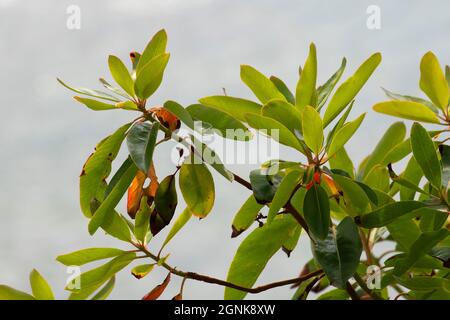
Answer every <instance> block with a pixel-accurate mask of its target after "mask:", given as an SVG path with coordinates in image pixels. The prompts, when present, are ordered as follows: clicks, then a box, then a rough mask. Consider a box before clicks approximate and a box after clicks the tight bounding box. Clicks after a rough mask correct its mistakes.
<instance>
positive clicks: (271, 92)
mask: <svg viewBox="0 0 450 320" xmlns="http://www.w3.org/2000/svg"><path fill="white" fill-rule="evenodd" d="M241 79H242V81H243V82H244V83H245V84H246V85H247V86H248V87H249V88H250V90H252V92H253V93H254V94H255V96H256V97H257V98H258V99H259V100H260V101H261V102H262V103H263V104H265V103H267V102H269V100H272V99H281V100H285V98H284V96H283V94H281V92H280V91H278V89H277V87H276V86H275V85H274V84H273V83H272V81H270V80H269V79H268V78H267V77H266V76H265V75H263V74H262V73H261V72H259V71H258V70H256V69H255V68H253V67H251V66H247V65H241Z"/></svg>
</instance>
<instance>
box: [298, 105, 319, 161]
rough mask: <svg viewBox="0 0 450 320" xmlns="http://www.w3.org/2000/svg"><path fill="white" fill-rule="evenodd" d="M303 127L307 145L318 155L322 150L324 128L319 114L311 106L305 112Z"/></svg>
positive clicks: (306, 107)
mask: <svg viewBox="0 0 450 320" xmlns="http://www.w3.org/2000/svg"><path fill="white" fill-rule="evenodd" d="M302 127H303V138H304V139H305V143H306V145H307V146H308V147H309V148H310V149H311V150H312V151H313V152H314V153H315V154H316V155H318V154H319V153H320V151H321V149H322V143H323V126H322V119H321V118H320V115H319V113H318V112H317V111H316V109H314V108H313V107H311V106H305V108H304V110H303V115H302Z"/></svg>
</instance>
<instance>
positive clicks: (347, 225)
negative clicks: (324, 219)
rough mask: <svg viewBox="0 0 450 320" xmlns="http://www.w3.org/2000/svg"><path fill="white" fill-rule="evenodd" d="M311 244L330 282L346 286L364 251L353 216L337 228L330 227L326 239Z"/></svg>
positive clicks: (341, 286) (338, 286) (315, 256)
mask: <svg viewBox="0 0 450 320" xmlns="http://www.w3.org/2000/svg"><path fill="white" fill-rule="evenodd" d="M311 246H312V250H313V254H314V258H315V259H316V261H317V262H318V264H319V265H320V266H321V267H322V269H323V271H324V272H325V274H326V275H327V277H328V279H329V280H330V283H331V284H332V285H333V286H335V287H337V288H341V289H342V288H345V284H346V282H347V281H348V279H350V278H351V277H352V276H353V274H354V273H355V271H356V269H357V267H358V264H359V259H360V257H361V253H362V244H361V239H360V237H359V232H358V227H357V226H356V225H355V223H354V222H353V220H352V218H350V217H346V218H344V219H343V220H342V221H341V223H339V225H338V226H337V228H336V229H335V228H334V227H332V228H330V230H329V233H328V236H327V237H326V238H325V239H324V240H317V241H316V242H312V243H311Z"/></svg>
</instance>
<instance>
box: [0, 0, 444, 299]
mask: <svg viewBox="0 0 450 320" xmlns="http://www.w3.org/2000/svg"><path fill="white" fill-rule="evenodd" d="M71 5H75V6H78V8H79V9H80V13H81V16H80V18H81V20H80V21H81V24H80V29H69V28H68V27H67V20H68V19H69V18H70V13H67V9H68V7H70V6H71ZM370 5H376V6H378V7H379V9H380V10H381V11H380V13H381V15H380V17H381V28H380V29H370V28H368V26H367V20H368V19H369V17H370V14H368V13H367V8H368V7H369V6H370ZM449 12H450V2H449V1H446V0H442V1H438V0H435V1H427V2H425V1H411V0H410V1H406V0H404V1H387V0H378V1H375V0H371V1H361V0H354V1H331V0H328V1H324V0H321V1H320V0H315V1H311V0H309V1H292V0H290V1H288V0H276V1H275V0H272V1H269V0H247V1H242V0H224V1H219V0H190V1H186V0H161V1H157V0H145V1H144V0H142V1H137V0H127V1H125V0H108V1H106V0H98V1H87V0H85V1H82V0H78V1H77V0H71V1H66V0H60V1H50V0H41V1H32V0H29V1H26V0H0V88H1V89H0V92H1V100H0V101H1V115H0V132H1V134H0V145H1V155H0V158H1V166H0V190H1V192H0V283H4V284H8V285H11V286H14V287H16V288H18V289H21V290H26V291H28V290H29V287H28V286H29V285H28V274H29V272H30V271H31V269H32V268H37V269H38V270H39V271H40V272H41V273H42V274H43V275H44V277H46V278H47V279H48V281H49V282H50V283H51V284H52V286H53V288H54V290H55V292H56V295H57V297H58V298H65V297H66V296H67V293H66V292H65V291H64V290H63V288H64V284H65V281H66V278H67V276H68V274H67V273H66V269H65V267H64V266H62V265H61V264H59V263H58V262H56V261H55V257H56V256H57V255H59V254H62V253H68V252H71V251H74V250H78V249H81V248H87V247H101V246H105V247H109V246H119V247H123V245H122V244H121V243H120V242H119V241H118V240H115V239H113V238H110V237H106V236H104V235H102V234H101V232H98V233H97V234H96V235H95V236H94V237H90V236H89V235H88V232H87V220H86V219H85V218H84V216H83V215H82V213H81V211H80V209H79V204H78V176H79V173H80V171H81V167H82V165H83V163H84V161H85V160H86V158H87V157H88V155H89V154H90V153H91V152H92V150H93V147H94V146H95V144H96V143H97V142H98V141H99V140H100V139H102V138H103V137H105V136H107V135H108V134H110V133H111V132H113V131H114V130H115V128H117V127H119V126H120V125H121V124H123V123H125V122H127V121H130V120H131V119H133V117H134V116H135V115H134V114H130V113H127V112H124V111H110V112H94V111H91V110H89V109H87V108H85V107H84V106H83V105H81V104H78V103H76V102H75V101H74V100H73V99H72V98H71V97H72V96H73V94H72V93H71V92H69V91H68V90H67V89H65V88H63V87H62V86H60V85H59V84H58V83H57V82H56V79H55V78H56V77H61V78H62V79H64V80H66V81H67V82H68V83H70V84H73V85H77V86H85V87H90V88H100V84H99V83H98V78H99V77H101V76H102V77H103V76H106V77H107V79H110V77H108V74H109V73H108V68H107V63H106V59H107V56H108V55H109V54H115V55H118V56H119V57H120V58H122V60H124V61H125V60H127V59H128V53H129V52H130V51H133V50H138V51H141V50H142V49H143V47H144V46H145V44H146V43H147V42H148V40H149V39H150V37H151V36H152V35H153V34H154V33H155V32H156V31H158V30H159V29H161V28H165V29H166V30H167V32H168V35H169V46H168V50H169V51H170V52H171V60H170V62H169V65H168V68H167V70H166V73H165V79H164V82H163V84H162V86H161V87H160V89H159V90H158V91H157V93H156V94H155V95H154V96H153V97H152V99H151V101H150V104H152V105H157V104H162V103H163V102H164V101H165V100H167V99H173V100H176V101H178V102H180V103H182V104H183V105H188V104H191V103H194V102H196V101H197V99H198V98H200V97H203V96H207V95H213V94H221V93H222V88H226V90H227V93H228V94H229V95H232V96H243V97H247V98H250V99H254V97H253V96H252V94H251V92H250V91H249V90H248V89H247V88H246V87H245V85H243V84H242V83H241V81H240V79H239V65H240V64H250V65H252V66H254V67H256V68H257V69H258V70H260V71H261V72H263V73H265V74H267V75H271V74H275V75H277V76H279V77H281V78H282V79H284V80H285V81H286V82H287V83H288V84H289V85H290V87H291V88H294V87H295V84H296V81H297V74H298V73H297V69H298V66H299V65H300V64H303V62H304V60H305V58H306V56H307V53H308V46H309V43H310V42H312V41H314V42H315V44H316V45H317V50H318V65H319V83H322V82H323V81H325V80H326V79H327V78H328V77H329V76H330V75H331V74H332V73H333V72H334V71H335V70H336V69H337V68H338V66H339V64H340V61H341V58H342V57H343V56H345V57H347V59H348V64H347V70H346V72H345V74H344V76H343V79H345V78H346V77H348V76H350V75H351V74H352V73H353V71H354V70H355V69H356V67H357V66H358V65H359V64H360V63H361V62H362V61H363V60H365V59H366V58H367V57H368V56H369V55H370V54H372V53H373V52H376V51H381V52H382V54H383V62H382V64H381V65H380V67H379V68H378V70H377V71H376V72H375V74H374V75H373V77H372V78H371V79H370V80H369V82H368V83H367V85H366V86H365V87H364V89H363V90H362V91H361V93H360V94H359V96H358V97H357V100H356V104H355V107H354V110H353V112H352V117H355V116H356V115H358V114H360V113H362V112H368V115H367V116H366V120H365V121H364V123H363V125H362V126H361V128H360V130H359V131H358V134H357V135H356V136H355V137H354V138H353V139H352V140H351V141H350V143H349V145H348V149H347V150H348V151H349V153H350V155H351V156H352V157H353V159H354V160H355V162H356V163H359V161H360V160H361V159H362V158H363V157H364V156H365V155H367V154H368V153H369V152H370V151H371V150H372V148H373V147H374V146H375V143H376V141H377V140H378V139H379V138H380V136H381V135H382V134H383V132H384V130H385V129H386V128H387V127H388V126H389V125H390V124H392V123H393V122H394V121H396V120H394V119H393V118H389V117H387V116H382V115H379V114H376V113H374V112H373V111H371V106H372V105H373V104H374V103H375V102H377V101H380V100H383V99H384V95H383V93H382V90H381V88H380V87H381V86H383V87H386V88H389V89H391V90H393V91H396V92H400V93H408V94H411V95H421V93H420V92H419V85H418V82H419V61H420V58H421V57H422V55H423V54H424V53H425V52H426V51H428V50H432V51H433V52H434V53H435V54H436V55H437V56H438V58H439V59H440V61H441V63H442V64H445V63H449V62H450V41H448V40H449V38H448V30H449V29H450V19H449ZM280 151H281V156H282V157H284V158H288V159H295V158H294V155H295V153H294V152H292V151H290V150H288V149H284V148H283V149H281V150H280ZM170 152H171V146H168V147H166V149H163V150H161V151H160V152H158V153H157V158H156V163H157V168H158V170H159V172H158V174H159V175H160V177H162V176H163V175H164V173H168V172H170V170H172V168H173V164H172V163H171V162H170V161H169V160H168V159H169V154H170ZM123 156H124V154H121V155H119V159H118V161H117V162H119V163H120V162H121V161H120V158H123ZM256 167H257V164H253V165H235V166H232V169H233V170H235V171H236V172H238V173H239V174H241V175H242V176H244V177H247V176H248V172H249V171H250V170H251V169H253V168H256ZM215 180H216V204H215V209H214V211H213V212H212V213H211V214H210V215H209V216H208V217H207V219H204V220H203V221H198V220H192V221H190V222H189V223H188V225H187V226H186V228H185V229H184V230H183V231H182V232H180V234H178V235H177V237H176V238H175V239H174V240H173V242H172V243H171V244H170V245H169V246H168V247H167V252H168V253H169V252H170V253H171V256H170V258H169V260H168V262H169V263H170V264H171V265H174V266H177V267H178V268H179V269H181V270H185V271H194V272H199V273H204V274H208V275H211V276H215V277H218V278H225V277H226V273H227V269H228V266H229V264H230V262H231V260H232V258H233V255H234V253H235V251H236V248H237V246H238V245H239V243H240V241H241V240H242V239H243V236H245V235H241V237H238V238H236V239H231V238H230V234H231V221H232V218H233V216H234V214H235V213H236V212H237V210H238V209H239V207H240V205H241V204H242V203H243V202H244V200H245V199H246V198H247V197H248V196H249V193H248V192H247V191H246V190H244V189H243V188H242V187H241V186H239V185H237V184H236V183H234V184H232V185H230V183H228V182H227V181H225V180H224V179H223V178H222V177H220V176H217V175H215ZM121 206H122V208H124V205H123V204H122V205H121ZM182 209H183V204H182V203H180V204H179V210H178V211H177V212H179V211H181V210H182ZM166 232H167V231H166ZM160 238H164V237H163V234H161V235H160V236H159V237H157V239H155V242H154V243H153V242H152V243H151V248H153V250H155V251H156V250H158V249H159V244H160V243H161V239H160ZM305 240H306V239H304V241H302V242H301V243H300V244H299V246H298V247H297V249H296V250H295V251H294V252H293V253H292V255H291V257H290V258H287V257H286V255H285V254H284V253H282V252H280V253H278V254H277V255H276V256H275V257H274V258H273V259H272V260H271V261H270V263H269V265H268V267H267V268H266V270H265V271H264V272H263V274H262V275H261V277H260V279H259V280H258V284H264V283H268V282H271V281H277V280H282V279H286V278H292V277H295V276H296V275H298V273H299V271H300V269H301V268H302V266H303V264H304V263H305V262H306V261H307V260H309V259H310V257H311V256H310V253H309V244H308V241H305ZM153 246H154V247H153ZM124 248H127V247H126V246H125V247H124ZM82 270H86V268H83V269H82ZM126 270H127V271H122V272H121V273H120V274H119V276H118V281H117V284H116V288H115V290H114V292H113V293H112V295H111V298H114V299H139V298H141V297H142V296H143V295H144V294H146V293H147V292H148V291H149V290H150V289H152V288H153V287H154V286H155V285H156V284H158V283H160V282H161V281H162V279H163V278H164V276H165V275H166V272H165V271H163V270H156V271H153V272H152V273H151V274H150V275H149V276H147V277H146V278H144V279H141V280H136V279H135V278H133V277H132V276H131V275H130V273H129V268H128V269H126ZM179 285H180V279H177V277H173V281H172V282H171V284H170V286H169V287H168V289H167V290H166V292H165V293H164V295H163V298H171V297H172V296H174V295H175V294H176V293H177V292H178V288H179ZM292 294H293V291H292V290H288V289H287V288H280V289H275V290H271V291H268V292H265V293H262V294H260V295H258V296H254V295H248V298H249V299H252V298H255V297H258V298H268V299H269V298H270V299H288V298H290V297H291V296H292ZM184 296H185V298H187V299H220V298H222V297H223V288H222V287H219V286H216V285H209V284H204V283H198V282H194V281H188V282H187V284H186V287H185V291H184Z"/></svg>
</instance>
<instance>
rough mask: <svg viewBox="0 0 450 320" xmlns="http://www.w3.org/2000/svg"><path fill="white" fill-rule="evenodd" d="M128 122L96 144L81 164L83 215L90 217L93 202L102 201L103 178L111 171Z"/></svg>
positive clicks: (128, 125)
mask: <svg viewBox="0 0 450 320" xmlns="http://www.w3.org/2000/svg"><path fill="white" fill-rule="evenodd" d="M129 127H130V124H126V125H124V126H122V127H120V128H119V129H117V131H116V132H114V133H113V134H112V135H110V136H109V137H107V138H105V139H103V140H102V141H101V142H100V143H98V144H97V147H96V148H95V152H94V153H93V154H92V155H91V156H90V157H89V159H88V160H87V161H86V163H85V165H84V166H83V170H82V172H81V176H80V205H81V210H82V211H83V213H84V215H85V216H86V217H88V218H90V217H92V215H93V211H92V210H91V205H92V203H93V202H95V201H96V200H97V201H103V197H104V192H105V188H106V183H105V179H106V178H107V177H108V176H109V174H110V172H111V164H112V161H113V160H114V159H115V158H116V156H117V153H118V152H119V149H120V146H121V144H122V141H123V140H124V139H125V136H126V132H127V130H128V128H129Z"/></svg>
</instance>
